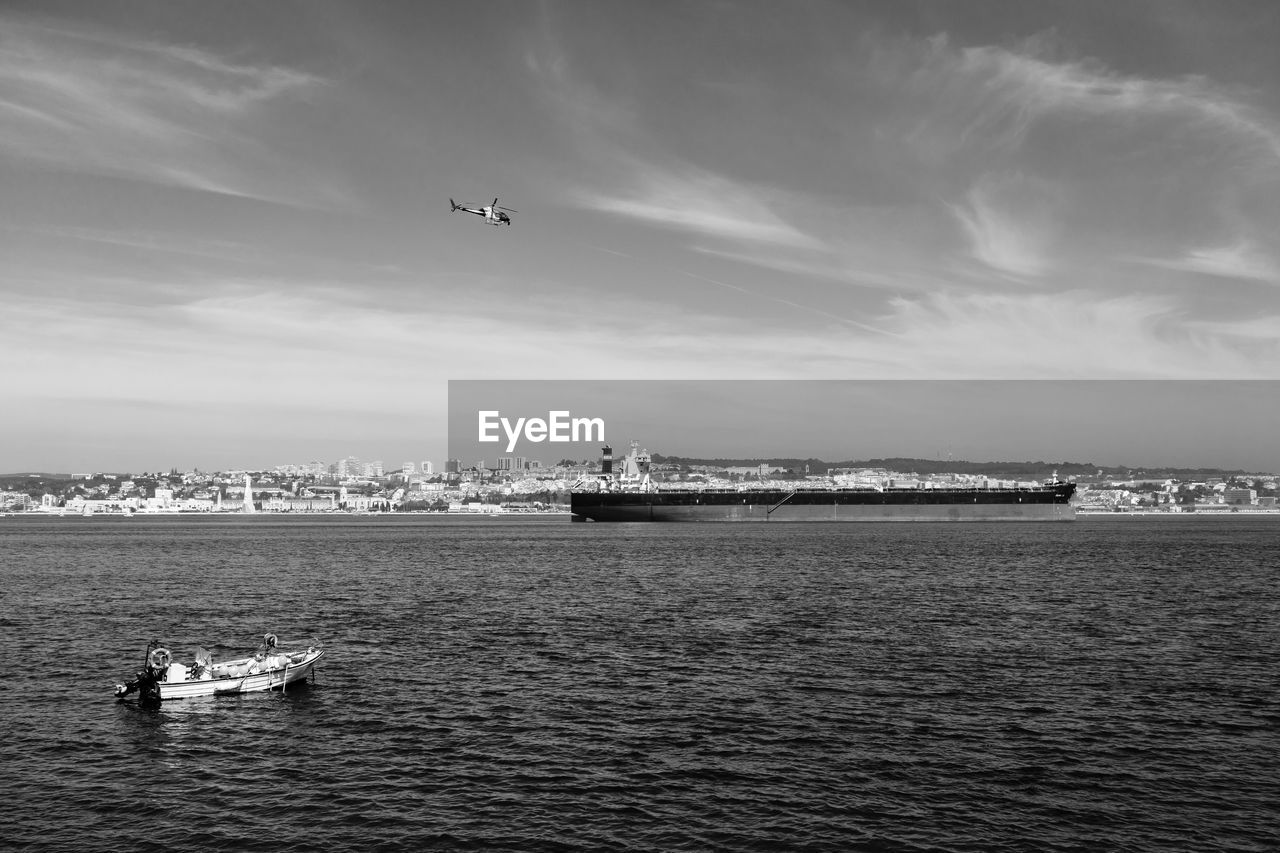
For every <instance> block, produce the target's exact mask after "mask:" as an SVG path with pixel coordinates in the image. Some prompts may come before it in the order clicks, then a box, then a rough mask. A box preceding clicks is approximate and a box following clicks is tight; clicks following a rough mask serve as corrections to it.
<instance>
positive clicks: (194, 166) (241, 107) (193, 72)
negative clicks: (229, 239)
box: [0, 16, 322, 203]
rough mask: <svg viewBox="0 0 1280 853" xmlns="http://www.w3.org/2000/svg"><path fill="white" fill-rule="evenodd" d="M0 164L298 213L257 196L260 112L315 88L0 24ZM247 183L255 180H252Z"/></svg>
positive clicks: (279, 70)
mask: <svg viewBox="0 0 1280 853" xmlns="http://www.w3.org/2000/svg"><path fill="white" fill-rule="evenodd" d="M0 23H3V27H0V91H3V92H4V96H3V98H0V117H3V124H2V126H3V130H0V154H2V155H4V156H7V157H10V158H13V159H15V160H18V161H21V162H30V163H39V164H43V165H47V166H54V167H58V168H64V169H70V170H75V171H83V172H93V173H99V174H106V175H113V176H123V177H129V178H136V179H141V180H147V181H152V182H156V183H161V184H168V185H173V186H179V187H184V188H189V189H196V190H202V191H209V192H218V193H225V194H232V195H242V196H246V197H252V198H266V199H268V200H272V201H288V202H290V203H298V202H299V198H297V197H290V196H288V195H283V194H280V193H273V192H266V191H264V190H263V187H262V183H263V182H262V181H261V180H260V178H261V173H263V172H269V171H270V169H271V167H272V166H273V165H278V164H277V163H276V160H275V158H274V157H273V156H272V155H271V154H270V153H269V152H268V151H267V150H265V148H263V147H262V146H260V145H257V144H255V143H254V142H253V141H252V139H253V137H252V125H253V122H254V121H255V120H258V119H260V118H261V117H262V116H263V115H264V108H265V107H266V106H268V105H275V104H277V103H279V102H281V101H282V100H285V99H289V98H298V97H302V96H305V95H306V94H308V93H309V92H312V91H314V90H315V89H316V87H318V86H320V85H321V83H322V81H321V80H320V79H319V78H317V77H315V76H314V75H311V74H308V73H306V72H303V71H299V70H296V69H290V68H284V67H280V66H277V65H271V64H264V65H253V64H247V63H244V64H237V63H232V62H228V61H226V60H224V59H222V58H220V57H218V56H216V55H214V54H212V53H208V52H206V51H202V50H198V49H196V48H191V47H175V46H172V45H164V44H151V43H148V42H145V41H140V40H137V39H134V38H131V37H126V36H120V35H114V34H112V33H107V32H102V31H97V30H88V29H70V28H53V27H47V26H41V25H37V24H32V23H28V22H24V21H22V20H18V19H14V18H8V19H6V18H4V17H3V16H0ZM255 173H257V174H255Z"/></svg>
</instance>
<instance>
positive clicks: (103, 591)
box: [0, 517, 1280, 851]
mask: <svg viewBox="0 0 1280 853" xmlns="http://www.w3.org/2000/svg"><path fill="white" fill-rule="evenodd" d="M1278 534H1280V524H1277V523H1276V522H1275V521H1273V520H1268V519H1257V520H1249V519H1241V520H1236V519H1231V520H1216V521H1212V522H1207V521H1204V520H1195V521H1189V520H1186V521H1183V520H1169V519H1160V520H1149V521H1137V520H1130V521H1126V522H1109V521H1095V520H1085V521H1081V522H1079V523H1077V524H1075V525H1062V526H1058V525H1054V526H1040V525H973V526H967V525H966V526H959V527H953V526H947V525H910V526H894V525H884V526H881V525H855V526H840V525H821V524H819V525H796V526H766V525H760V526H742V527H738V526H705V527H703V526H690V527H684V526H644V525H639V526H627V525H624V526H606V525H568V524H554V525H553V524H547V523H529V524H515V523H506V522H492V521H488V520H485V521H483V522H473V523H444V522H442V521H441V520H439V519H432V520H425V519H394V520H391V519H388V520H378V519H350V520H343V521H323V522H317V521H313V520H307V519H272V518H263V517H259V518H232V519H223V518H219V519H196V520H186V519H145V520H144V519H134V520H129V521H125V520H114V519H108V520H87V519H45V520H26V519H13V518H10V519H5V520H3V521H2V522H0V593H2V595H3V602H4V606H3V609H2V610H0V666H3V683H4V685H5V686H6V687H7V688H8V689H7V691H6V693H7V697H6V700H5V701H4V703H3V704H2V705H0V724H2V725H3V726H4V730H5V735H6V736H5V737H4V738H3V739H2V740H0V759H2V760H3V766H4V768H5V772H4V773H3V774H2V775H0V838H3V839H4V843H5V845H6V846H9V847H12V848H14V849H19V850H23V849H27V850H73V849H74V850H211V849H224V850H283V851H302V850H326V851H344V850H351V851H365V850H422V849H434V850H513V851H515V850H518V851H534V850H548V851H556V850H566V851H568V850H583V851H592V850H637V851H649V850H697V851H700V850H770V851H772V850H780V849H786V850H815V851H826V850H830V851H844V850H894V851H898V850H904V851H912V850H920V851H924V850H930V851H934V850H943V851H945V850H996V851H999V850H1019V851H1021V850H1045V851H1075V850H1155V849H1159V850H1197V851H1199V850H1215V849H1218V850H1273V849H1277V848H1280V833H1278V831H1277V828H1276V827H1277V826H1278V825H1280V822H1278V817H1280V815H1278V813H1277V809H1276V806H1275V803H1276V802H1280V770H1278V769H1277V761H1276V758H1277V756H1278V755H1280V737H1278V736H1277V734H1278V732H1277V729H1278V728H1280V703H1278V702H1277V695H1276V683H1277V675H1276V673H1277V669H1276V650H1277V640H1278V639H1280V578H1278V577H1277V570H1276V562H1275V558H1274V556H1273V554H1274V552H1275V551H1276V544H1277V539H1278V538H1280V536H1278ZM267 631H272V632H275V633H277V634H279V635H280V636H282V637H288V638H293V637H296V638H303V639H305V638H309V637H313V636H314V637H319V638H322V639H323V640H324V642H325V644H326V646H327V647H328V648H329V649H330V650H331V655H330V657H329V658H328V659H327V660H326V661H325V662H324V664H323V666H322V668H321V669H320V671H319V673H318V676H317V679H316V682H315V683H314V684H310V685H307V686H305V687H302V688H299V689H297V690H293V691H291V692H290V693H288V694H285V695H279V694H270V695H265V694H259V695H255V696H245V697H219V698H211V699H197V700H189V701H185V702H174V703H166V704H165V705H164V706H163V707H162V708H161V709H159V710H158V711H146V710H142V709H139V708H138V707H137V706H136V705H133V704H129V703H125V704H117V703H115V702H114V701H113V700H112V698H111V685H112V684H113V683H114V682H115V681H117V680H121V679H123V678H124V677H126V676H128V675H129V674H130V673H131V672H132V671H133V669H135V668H136V667H137V665H138V664H139V662H140V658H141V654H142V651H143V649H144V647H145V646H146V643H147V641H148V640H149V639H151V638H152V637H158V638H160V639H162V640H164V641H165V642H166V643H167V644H169V645H170V647H171V648H174V649H175V651H176V652H178V653H179V654H180V656H183V657H186V656H189V650H190V649H191V648H192V647H194V646H195V645H198V644H202V645H206V646H207V647H210V648H212V649H214V650H215V652H216V651H219V650H222V651H228V652H229V651H232V650H234V649H240V648H244V647H250V646H252V645H254V644H255V643H256V641H257V639H258V638H259V637H260V636H261V634H263V633H265V632H267Z"/></svg>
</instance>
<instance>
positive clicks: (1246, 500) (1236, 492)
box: [1222, 489, 1258, 506]
mask: <svg viewBox="0 0 1280 853" xmlns="http://www.w3.org/2000/svg"><path fill="white" fill-rule="evenodd" d="M1222 502H1223V503H1224V504H1228V505H1230V506H1253V505H1254V504H1256V503H1257V502H1258V493H1257V492H1255V491H1254V490H1253V489H1223V491H1222Z"/></svg>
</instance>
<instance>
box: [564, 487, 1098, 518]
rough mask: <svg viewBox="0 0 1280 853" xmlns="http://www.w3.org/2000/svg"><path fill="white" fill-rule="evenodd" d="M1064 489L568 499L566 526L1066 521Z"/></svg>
mask: <svg viewBox="0 0 1280 853" xmlns="http://www.w3.org/2000/svg"><path fill="white" fill-rule="evenodd" d="M1074 492H1075V487H1074V486H1072V485H1069V484H1068V485H1059V486H1052V487H1041V488H1027V489H991V490H987V489H948V490H942V489H900V490H896V491H895V490H886V491H844V492H840V491H831V492H786V491H758V492H648V493H644V492H631V493H628V492H581V493H578V492H575V493H573V495H572V496H571V509H572V512H573V519H574V521H659V522H682V521H683V522H726V521H727V522H735V521H743V522H804V521H838V522H858V521H872V522H875V521H888V522H913V521H914V522H939V521H943V522H964V521H979V522H981V521H1002V522H1003V521H1074V520H1075V507H1074V506H1073V505H1072V504H1071V502H1070V500H1071V496H1072V494H1074Z"/></svg>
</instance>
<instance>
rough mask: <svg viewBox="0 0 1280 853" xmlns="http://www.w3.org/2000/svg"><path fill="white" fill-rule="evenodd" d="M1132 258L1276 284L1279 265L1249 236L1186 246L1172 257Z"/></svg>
mask: <svg viewBox="0 0 1280 853" xmlns="http://www.w3.org/2000/svg"><path fill="white" fill-rule="evenodd" d="M1134 260H1136V261H1138V262H1140V263H1145V264H1149V265H1151V266H1157V267H1163V268H1165V269H1171V270H1178V271H1181V272H1191V273H1202V274H1205V275H1211V276H1218V277H1222V278H1238V279H1246V280H1250V281H1262V282H1268V283H1272V284H1280V267H1278V266H1277V265H1276V262H1275V261H1274V260H1273V259H1272V258H1271V257H1269V256H1268V255H1267V254H1266V253H1265V252H1263V251H1262V250H1261V249H1260V248H1259V247H1258V245H1257V244H1256V243H1254V242H1253V241H1251V240H1238V241H1236V242H1234V243H1231V244H1229V245H1223V246H1209V247H1203V248H1197V249H1190V250H1188V251H1186V252H1185V253H1183V254H1181V255H1179V256H1177V257H1173V258H1135V259H1134Z"/></svg>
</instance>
